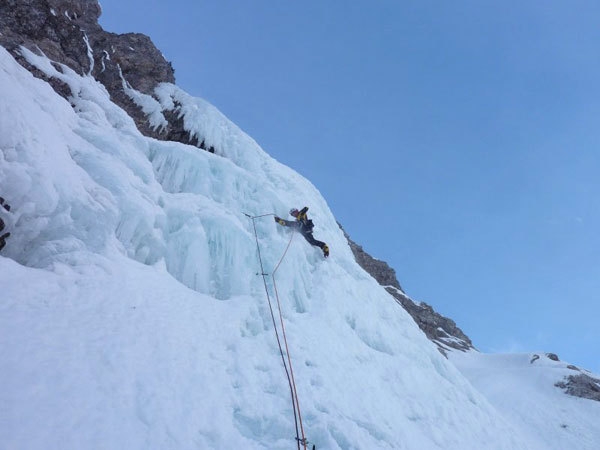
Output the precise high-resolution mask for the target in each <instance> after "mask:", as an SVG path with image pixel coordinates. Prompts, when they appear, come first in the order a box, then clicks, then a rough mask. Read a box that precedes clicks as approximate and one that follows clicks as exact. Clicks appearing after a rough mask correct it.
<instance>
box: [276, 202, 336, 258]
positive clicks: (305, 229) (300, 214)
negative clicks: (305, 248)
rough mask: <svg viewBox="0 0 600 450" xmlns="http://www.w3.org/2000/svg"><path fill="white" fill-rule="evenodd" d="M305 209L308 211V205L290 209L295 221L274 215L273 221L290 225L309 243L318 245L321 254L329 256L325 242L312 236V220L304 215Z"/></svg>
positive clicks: (286, 225) (285, 225)
mask: <svg viewBox="0 0 600 450" xmlns="http://www.w3.org/2000/svg"><path fill="white" fill-rule="evenodd" d="M306 211H308V206H305V207H304V208H302V209H301V210H300V211H298V210H297V209H296V208H292V209H290V214H291V215H292V216H294V217H295V218H296V221H294V222H292V221H289V220H285V219H282V218H281V217H277V216H275V222H277V223H278V224H279V225H283V226H284V227H291V228H294V229H295V230H297V231H298V232H300V234H301V235H302V236H304V239H306V240H307V241H308V243H309V244H311V245H314V246H316V247H319V248H320V249H321V250H323V256H325V258H327V257H328V256H329V247H328V246H327V244H326V243H325V242H321V241H317V240H316V239H315V238H314V237H313V228H314V226H315V225H314V224H313V221H312V220H310V219H309V218H308V216H307V215H306Z"/></svg>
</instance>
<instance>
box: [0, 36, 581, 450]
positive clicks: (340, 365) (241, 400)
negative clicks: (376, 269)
mask: <svg viewBox="0 0 600 450" xmlns="http://www.w3.org/2000/svg"><path fill="white" fill-rule="evenodd" d="M23 52H24V56H25V57H26V58H27V59H28V61H29V62H30V63H32V64H33V65H35V66H36V67H38V68H39V69H40V70H42V71H44V72H45V73H46V74H47V75H48V76H53V77H56V78H59V79H61V80H62V81H63V82H65V83H67V84H68V85H69V86H70V88H71V90H72V93H73V96H72V98H71V99H70V102H71V104H69V102H67V101H65V100H64V99H63V98H61V97H60V96H58V95H57V94H56V93H55V92H54V91H53V90H52V89H51V87H50V86H49V85H48V84H47V83H45V82H44V81H41V80H39V79H36V78H34V77H33V76H32V75H31V74H30V73H29V72H27V71H26V70H25V69H23V68H22V67H21V66H20V65H19V64H18V63H16V61H15V60H14V59H13V58H12V57H11V56H10V55H9V54H8V53H7V52H6V51H5V50H4V49H2V48H0V195H2V196H4V197H5V198H7V199H9V200H10V203H11V204H12V210H11V214H10V215H7V216H6V221H7V223H8V224H9V228H10V231H11V232H12V233H13V236H12V237H11V239H10V241H9V242H8V245H7V246H6V248H5V249H4V250H3V253H2V256H0V286H2V291H1V294H0V295H1V301H0V330H2V331H1V333H0V404H1V405H3V406H2V408H0V436H2V444H1V446H0V448H7V449H81V448H85V449H107V448H110V449H128V450H129V449H170V448H172V449H182V448H201V449H229V448H248V449H289V448H296V443H295V441H294V438H295V429H294V417H293V413H292V407H291V402H290V394H289V386H288V382H287V379H286V377H285V371H284V369H283V366H282V363H281V357H280V354H279V349H278V347H277V341H276V339H275V335H274V331H273V323H272V321H271V316H270V312H269V308H268V305H267V301H266V297H265V291H264V287H263V281H262V278H261V277H260V276H259V274H258V272H260V267H259V264H258V259H257V251H256V242H255V236H254V232H253V226H252V222H251V221H250V220H249V219H248V218H247V217H246V216H244V213H250V214H256V215H258V214H264V213H276V214H278V215H281V216H284V217H285V216H286V215H287V213H286V212H287V210H288V209H289V208H290V207H291V206H297V207H301V206H304V205H308V206H310V211H309V213H310V214H311V218H312V219H313V220H314V221H315V223H316V228H315V237H316V238H318V239H321V240H324V241H326V242H327V243H328V244H329V246H330V248H331V253H332V255H331V257H330V258H329V259H328V260H324V259H323V257H322V255H321V253H320V251H319V250H318V249H316V248H314V247H311V246H309V245H308V244H307V243H306V242H305V241H304V240H303V239H302V237H300V236H295V237H292V236H293V235H291V234H290V231H289V230H288V229H284V228H282V227H279V226H277V225H276V224H275V222H274V221H273V220H272V217H270V216H267V217H264V218H261V219H257V220H256V226H257V232H258V239H259V242H260V246H261V251H262V256H263V262H264V264H265V270H266V271H267V272H270V271H272V270H273V268H274V267H275V265H276V264H277V262H278V261H279V260H280V258H281V256H282V254H283V252H284V250H285V248H286V246H287V244H288V242H290V238H292V241H291V245H290V248H289V251H288V252H287V255H286V258H285V259H284V261H283V263H282V265H281V267H280V268H279V270H278V272H277V277H278V278H277V287H278V291H279V294H280V298H281V303H282V314H283V318H284V322H285V326H286V332H287V338H288V342H289V349H290V354H291V359H292V362H293V363H294V373H295V379H296V384H297V391H298V397H299V402H300V407H301V410H302V418H303V423H304V429H305V430H306V436H307V438H308V439H309V440H310V441H311V442H314V443H316V445H317V448H318V449H379V448H381V449H385V448H394V449H461V450H463V449H482V448H486V449H526V448H530V449H536V448H549V447H544V446H543V445H541V444H540V442H539V441H538V440H536V439H535V437H532V436H531V434H530V433H527V432H525V431H524V430H523V427H521V426H520V425H519V426H517V425H515V423H513V422H512V421H509V420H506V419H505V418H504V417H503V415H502V414H501V413H499V412H498V410H497V409H495V408H494V407H493V406H491V404H490V402H489V401H488V400H487V399H486V398H485V397H484V396H483V395H482V394H480V393H479V392H478V391H477V390H476V389H475V388H474V387H473V386H472V385H471V384H470V383H469V382H468V381H467V380H466V379H465V378H464V377H463V376H462V375H461V373H460V372H459V371H458V370H457V369H456V368H455V366H454V365H453V364H451V363H450V362H449V361H447V360H446V359H445V358H443V357H442V356H441V355H440V354H439V352H438V351H437V349H436V348H435V346H434V345H433V344H432V343H430V342H429V341H428V340H427V339H426V338H425V336H424V335H423V334H422V333H421V332H420V330H419V329H418V327H417V326H416V325H415V323H414V321H413V320H412V319H411V318H410V316H409V315H408V314H407V313H406V312H405V311H404V310H403V309H402V308H400V307H399V306H398V305H397V304H396V302H395V301H393V299H392V298H391V297H390V296H389V294H388V293H387V292H386V291H385V290H384V289H383V288H382V287H380V286H378V285H377V283H376V282H375V281H374V280H373V279H372V278H371V277H370V276H369V275H367V274H366V273H365V272H364V271H363V270H362V269H361V268H360V267H359V266H358V265H357V264H356V263H355V262H354V259H353V256H352V253H351V251H350V249H349V247H348V244H347V242H346V240H345V238H344V236H343V233H342V232H341V230H340V229H339V227H338V226H337V224H336V221H335V218H334V217H333V215H332V214H331V211H330V210H329V208H328V207H327V203H326V202H325V200H324V199H323V198H322V197H321V195H320V194H319V192H318V191H317V189H316V188H315V187H314V186H313V185H312V184H311V183H310V182H308V181H307V180H306V179H304V178H303V177H301V176H300V175H298V174H297V173H295V172H294V171H292V170H291V169H289V168H287V167H285V166H283V165H281V164H279V163H278V162H277V161H275V160H274V159H272V158H271V157H269V156H268V155H267V154H265V153H264V152H263V151H262V150H261V149H260V148H259V146H258V145H257V144H256V143H255V142H254V141H253V140H252V139H251V138H249V137H248V136H247V135H245V134H244V133H243V132H242V131H240V130H239V129H238V128H237V127H236V126H235V125H233V124H232V123H231V122H229V121H228V120H227V119H226V118H225V117H224V116H223V115H221V114H220V113H219V112H218V111H217V110H216V109H215V108H214V107H212V106H211V105H209V104H207V103H206V102H204V101H202V100H200V99H196V98H192V97H190V96H189V95H187V94H186V93H185V92H183V91H181V90H180V89H178V88H177V87H176V86H173V85H168V84H165V85H161V86H160V87H159V89H157V98H159V100H160V103H161V105H162V106H163V107H166V106H168V105H169V103H170V102H173V101H174V100H177V101H178V102H179V103H181V104H182V113H183V114H185V116H184V121H185V125H186V127H187V128H188V129H190V130H192V131H193V132H195V133H197V135H198V136H199V137H201V138H203V139H205V141H206V144H207V146H213V147H214V148H215V149H216V153H215V154H211V153H209V152H205V151H200V150H198V149H197V148H195V147H192V146H186V145H183V144H179V143H173V142H161V141H156V140H153V139H150V138H147V137H144V136H142V135H141V134H140V133H139V132H138V131H137V129H136V128H135V126H134V123H133V121H132V120H131V119H130V118H129V117H128V116H127V115H126V114H125V113H124V112H123V111H122V110H121V109H119V108H118V107H117V106H115V105H114V104H113V103H111V102H110V99H109V96H108V94H107V92H106V91H105V89H104V88H103V87H102V86H101V85H100V84H99V83H97V82H96V81H95V80H94V79H93V78H91V77H89V76H81V75H78V74H76V73H74V72H73V71H71V70H69V69H68V68H66V67H60V66H58V65H52V64H50V62H49V61H48V60H47V59H45V58H43V57H39V56H36V55H34V54H32V53H30V52H27V51H25V50H23ZM154 117H155V116H154ZM3 217H4V216H3ZM268 288H269V290H270V292H271V293H272V292H273V291H272V286H271V285H270V284H269V285H268ZM576 443H577V441H574V444H576ZM555 448H559V447H555ZM572 448H576V445H575V447H572Z"/></svg>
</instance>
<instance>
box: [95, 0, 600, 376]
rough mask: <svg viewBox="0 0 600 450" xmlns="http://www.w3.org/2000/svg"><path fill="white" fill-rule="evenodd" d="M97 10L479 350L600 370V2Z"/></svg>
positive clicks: (151, 1)
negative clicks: (307, 183)
mask: <svg viewBox="0 0 600 450" xmlns="http://www.w3.org/2000/svg"><path fill="white" fill-rule="evenodd" d="M101 3H102V6H103V10H104V12H103V15H102V17H101V24H102V25H103V27H104V28H105V29H106V30H108V31H113V32H119V33H121V32H133V31H134V32H142V33H145V34H148V35H149V36H150V37H151V38H152V39H153V41H154V42H155V44H156V45H157V46H158V47H159V48H160V49H161V50H162V52H163V53H164V55H165V56H166V58H167V59H168V60H170V61H172V62H173V66H174V67H175V71H176V73H175V75H176V78H177V82H178V84H179V85H180V86H181V87H183V88H184V89H186V90H187V91H188V92H190V93H191V94H193V95H196V96H199V97H203V98H205V99H207V100H209V101H210V102H211V103H213V104H214V105H215V106H217V107H218V108H219V109H220V110H221V111H222V112H223V113H225V114H226V115H227V116H228V117H229V118H230V119H232V120H233V121H234V122H235V123H236V124H237V125H239V126H240V127H241V128H242V129H244V130H245V131H246V132H247V133H248V134H249V135H250V136H252V137H253V138H254V139H256V141H257V142H258V143H259V144H260V145H261V146H262V147H263V148H264V149H265V150H266V151H267V152H268V153H270V154H271V155H272V156H273V157H275V158H276V159H278V160H279V161H281V162H283V163H284V164H286V165H288V166H290V167H292V168H294V169H295V170H297V171H298V172H300V173H301V174H303V175H304V176H306V177H307V178H309V179H310V180H311V181H312V182H313V183H314V184H315V185H316V186H317V188H318V189H319V190H320V191H321V193H322V194H323V195H324V196H325V198H326V199H327V201H328V203H329V206H330V207H331V209H332V210H333V212H334V214H335V215H336V217H337V218H338V220H339V221H340V222H341V223H342V224H343V225H344V227H345V228H346V230H347V231H348V232H349V233H350V235H351V237H352V238H353V239H354V240H355V241H357V242H358V243H360V244H362V245H363V246H364V248H365V249H366V250H367V251H368V252H369V253H371V254H372V255H373V256H375V257H377V258H379V259H382V260H385V261H387V262H388V263H389V264H390V265H391V266H392V267H394V268H395V269H396V272H397V274H398V278H399V281H400V283H401V285H402V286H403V288H404V289H405V291H406V292H407V293H408V294H409V295H410V296H411V297H412V298H414V299H416V300H423V301H426V302H427V303H430V304H431V305H433V306H434V308H436V309H437V310H438V311H440V312H441V313H443V314H445V315H447V316H449V317H451V318H452V319H454V320H455V321H456V322H457V324H458V325H459V326H460V327H461V328H462V329H463V330H464V331H465V332H466V333H467V334H468V335H469V336H470V337H471V338H472V339H473V341H474V343H475V345H476V346H477V347H478V348H479V349H480V350H483V351H490V352H496V351H551V352H555V353H557V354H558V355H559V357H561V359H563V360H566V361H569V362H571V363H573V364H577V365H580V366H582V367H585V368H588V369H591V370H594V371H595V372H597V373H600V301H599V300H600V294H599V293H600V238H599V236H598V232H599V230H600V209H599V206H600V201H599V199H600V51H599V48H600V47H599V46H600V3H598V2H595V1H570V2H565V1H556V0H554V1H553V0H551V1H547V0H545V1H542V0H539V1H527V2H523V1H503V2H487V1H480V0H470V1H458V2H448V1H443V0H441V1H421V0H419V1H417V0H415V1H405V2H399V1H395V0H388V1H376V0H375V1H363V0H353V1H340V0H327V1H322V0H304V1H301V2H288V1H280V0H256V1H252V2H249V1H231V0H210V1H193V0H189V1H177V0H173V1H170V2H164V1H156V0H145V1H141V0H130V1H127V2H124V1H115V0H101ZM290 206H292V205H290ZM295 206H302V199H298V205H295ZM309 206H310V205H309ZM317 227H318V224H317ZM332 251H333V252H335V249H332Z"/></svg>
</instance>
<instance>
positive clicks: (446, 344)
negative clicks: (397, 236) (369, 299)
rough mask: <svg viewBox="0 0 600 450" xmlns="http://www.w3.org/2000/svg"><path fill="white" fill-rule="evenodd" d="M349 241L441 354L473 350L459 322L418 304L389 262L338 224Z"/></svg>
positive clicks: (364, 264)
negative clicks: (457, 323) (371, 251)
mask: <svg viewBox="0 0 600 450" xmlns="http://www.w3.org/2000/svg"><path fill="white" fill-rule="evenodd" d="M338 225H339V227H340V228H341V229H342V231H343V232H344V236H346V239H347V240H348V244H349V245H350V249H351V250H352V253H353V254H354V258H355V259H356V262H357V263H358V264H359V265H360V266H361V267H362V268H363V269H364V270H365V271H366V272H367V273H368V274H369V275H371V276H372V277H373V278H375V280H377V282H378V283H379V284H380V285H381V286H383V287H385V289H386V290H387V291H388V292H389V293H390V294H391V295H392V296H393V297H394V298H395V299H396V301H397V302H398V303H400V304H401V305H402V306H403V307H404V309H405V310H406V311H407V312H408V313H409V314H410V315H411V316H412V318H413V319H414V321H415V322H416V323H417V325H418V326H419V328H420V329H421V330H422V331H423V332H424V333H425V335H426V336H427V337H428V338H429V339H430V340H431V341H433V342H434V343H435V344H436V345H437V346H438V349H439V350H440V352H441V353H442V354H444V355H445V351H446V350H447V349H450V348H452V349H455V350H462V351H466V350H469V349H473V348H474V347H473V344H472V342H471V339H469V337H468V336H467V335H466V334H465V333H463V332H462V330H461V329H460V328H458V327H457V326H456V323H455V322H454V321H453V320H452V319H449V318H447V317H444V316H442V315H441V314H439V313H437V312H436V311H434V309H433V308H432V307H431V306H430V305H428V304H427V303H416V302H414V301H413V300H411V299H410V298H409V297H408V296H407V295H406V294H405V293H404V291H403V290H402V287H401V286H400V283H399V282H398V279H397V278H396V271H395V270H394V269H392V268H391V267H390V266H389V265H388V264H387V263H386V262H384V261H380V260H378V259H375V258H373V257H372V256H371V255H369V254H368V253H367V252H365V251H364V250H363V248H362V247H361V246H360V245H358V244H357V243H356V242H354V241H353V240H352V239H350V236H348V234H347V233H346V231H344V229H343V227H342V226H341V225H340V224H338Z"/></svg>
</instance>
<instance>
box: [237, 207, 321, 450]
mask: <svg viewBox="0 0 600 450" xmlns="http://www.w3.org/2000/svg"><path fill="white" fill-rule="evenodd" d="M244 215H245V216H246V217H248V218H250V219H252V227H253V228H254V237H255V238H256V249H257V251H258V261H259V263H260V272H261V275H262V278H263V284H264V286H265V293H266V294H267V301H268V303H269V310H270V312H271V319H272V320H273V328H274V330H275V337H276V338H277V345H278V346H279V353H280V354H281V361H282V362H283V368H284V369H285V374H286V376H287V380H288V384H289V387H290V396H291V398H292V408H293V410H294V425H295V427H296V443H297V445H298V450H300V445H302V447H303V448H304V450H306V446H307V445H308V440H307V439H306V437H305V435H304V427H303V425H302V415H301V413H300V404H299V402H298V393H297V391H296V381H295V379H294V370H293V368H292V360H291V358H290V350H289V347H288V343H287V338H286V335H285V326H284V324H283V315H282V313H281V302H280V301H279V293H278V292H277V283H276V282H275V273H276V272H277V270H278V269H279V266H280V265H281V263H282V262H283V259H284V258H285V255H286V254H287V251H288V249H289V248H290V245H291V244H292V239H294V235H295V234H296V233H292V235H291V237H290V240H289V241H288V243H287V246H286V247H285V251H284V252H283V255H282V256H281V258H280V259H279V262H278V263H277V265H276V266H275V268H274V269H273V272H272V273H271V278H272V280H273V289H274V291H275V298H276V300H277V309H278V311H279V323H280V326H281V334H282V337H283V342H284V345H285V353H286V356H287V363H286V357H285V356H284V354H283V347H282V346H281V339H280V337H279V331H278V329H277V323H276V321H275V314H274V313H273V305H272V302H271V296H270V295H269V288H268V287H267V275H269V274H268V273H266V272H265V269H264V266H263V262H262V256H261V253H260V244H259V242H258V233H257V232H256V223H255V219H258V218H260V217H266V216H274V215H275V214H272V213H269V214H261V215H258V216H252V215H250V214H246V213H244ZM298 426H299V427H300V428H298ZM300 436H302V437H300ZM313 449H314V446H313Z"/></svg>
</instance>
